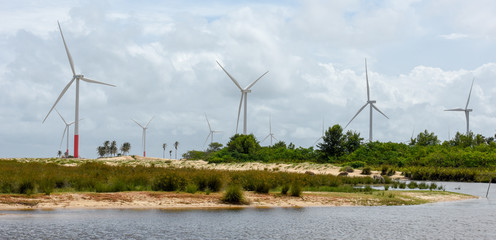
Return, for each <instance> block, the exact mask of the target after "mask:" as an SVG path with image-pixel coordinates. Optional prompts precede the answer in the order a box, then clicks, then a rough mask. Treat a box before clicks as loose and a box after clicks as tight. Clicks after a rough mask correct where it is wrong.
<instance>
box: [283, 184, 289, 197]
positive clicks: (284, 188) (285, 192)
mask: <svg viewBox="0 0 496 240" xmlns="http://www.w3.org/2000/svg"><path fill="white" fill-rule="evenodd" d="M288 191H289V185H288V184H284V185H283V186H282V188H281V194H282V195H286V194H287V193H288Z"/></svg>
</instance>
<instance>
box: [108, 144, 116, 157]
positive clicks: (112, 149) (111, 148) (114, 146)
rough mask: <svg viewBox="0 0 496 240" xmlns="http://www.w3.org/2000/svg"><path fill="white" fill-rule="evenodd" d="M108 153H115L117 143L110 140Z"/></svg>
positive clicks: (113, 154)
mask: <svg viewBox="0 0 496 240" xmlns="http://www.w3.org/2000/svg"><path fill="white" fill-rule="evenodd" d="M110 154H112V156H114V157H115V154H117V143H116V142H115V140H114V141H112V143H111V144H110Z"/></svg>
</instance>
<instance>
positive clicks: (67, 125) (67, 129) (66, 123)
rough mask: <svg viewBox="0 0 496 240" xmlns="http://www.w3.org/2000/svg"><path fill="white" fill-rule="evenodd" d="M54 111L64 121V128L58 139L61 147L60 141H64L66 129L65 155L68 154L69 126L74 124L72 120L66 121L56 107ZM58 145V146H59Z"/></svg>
mask: <svg viewBox="0 0 496 240" xmlns="http://www.w3.org/2000/svg"><path fill="white" fill-rule="evenodd" d="M55 111H56V112H57V113H58V114H59V116H60V118H62V121H64V123H65V128H64V132H63V133H62V139H61V140H60V147H62V142H64V135H65V132H66V131H67V138H66V139H67V150H66V152H65V153H66V157H67V156H69V127H70V126H71V125H72V124H74V122H70V123H68V122H66V121H65V119H64V117H62V115H61V114H60V113H59V111H57V109H55ZM60 147H59V148H60Z"/></svg>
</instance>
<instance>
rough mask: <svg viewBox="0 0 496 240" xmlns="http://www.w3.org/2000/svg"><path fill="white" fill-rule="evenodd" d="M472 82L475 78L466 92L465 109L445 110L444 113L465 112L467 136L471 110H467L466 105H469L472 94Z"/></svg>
mask: <svg viewBox="0 0 496 240" xmlns="http://www.w3.org/2000/svg"><path fill="white" fill-rule="evenodd" d="M474 81H475V78H473V79H472V85H470V92H468V99H467V104H466V105H465V108H453V109H446V110H444V111H456V112H465V118H466V119H467V135H468V133H469V132H470V128H469V122H470V121H469V120H470V119H469V114H470V112H472V109H469V108H468V104H469V103H470V95H471V94H472V87H473V86H474Z"/></svg>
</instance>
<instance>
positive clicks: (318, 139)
mask: <svg viewBox="0 0 496 240" xmlns="http://www.w3.org/2000/svg"><path fill="white" fill-rule="evenodd" d="M323 138H324V119H322V135H320V137H319V138H317V141H315V143H314V144H313V145H315V144H317V143H318V142H319V141H320V139H323Z"/></svg>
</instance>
